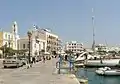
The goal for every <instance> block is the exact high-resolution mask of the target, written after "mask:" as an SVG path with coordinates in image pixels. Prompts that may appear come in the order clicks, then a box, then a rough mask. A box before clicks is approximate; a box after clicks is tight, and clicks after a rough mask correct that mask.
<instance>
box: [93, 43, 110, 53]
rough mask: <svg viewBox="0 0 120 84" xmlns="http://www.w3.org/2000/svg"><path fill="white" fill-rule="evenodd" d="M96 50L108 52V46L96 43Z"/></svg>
mask: <svg viewBox="0 0 120 84" xmlns="http://www.w3.org/2000/svg"><path fill="white" fill-rule="evenodd" d="M95 50H96V51H106V52H108V47H107V46H105V45H103V44H98V45H96V46H95Z"/></svg>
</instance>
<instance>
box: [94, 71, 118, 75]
mask: <svg viewBox="0 0 120 84" xmlns="http://www.w3.org/2000/svg"><path fill="white" fill-rule="evenodd" d="M95 72H96V73H97V74H98V75H106V76H120V70H119V71H118V70H109V71H102V70H96V71H95Z"/></svg>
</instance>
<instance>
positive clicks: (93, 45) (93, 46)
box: [92, 8, 95, 53]
mask: <svg viewBox="0 0 120 84" xmlns="http://www.w3.org/2000/svg"><path fill="white" fill-rule="evenodd" d="M93 13H94V9H93V8H92V14H93ZM94 18H95V16H94V14H93V15H92V26H93V44H92V50H93V52H94V53H95V27H94Z"/></svg>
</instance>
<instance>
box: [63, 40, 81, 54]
mask: <svg viewBox="0 0 120 84" xmlns="http://www.w3.org/2000/svg"><path fill="white" fill-rule="evenodd" d="M65 50H69V51H72V52H74V53H79V52H81V51H82V50H83V44H82V43H78V42H77V41H71V42H66V44H65Z"/></svg>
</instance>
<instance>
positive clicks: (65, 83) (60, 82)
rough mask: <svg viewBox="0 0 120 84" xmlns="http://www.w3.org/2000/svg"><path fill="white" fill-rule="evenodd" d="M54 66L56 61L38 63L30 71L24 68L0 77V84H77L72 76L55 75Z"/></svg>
mask: <svg viewBox="0 0 120 84" xmlns="http://www.w3.org/2000/svg"><path fill="white" fill-rule="evenodd" d="M55 64H56V59H52V60H48V61H46V63H43V62H38V63H36V64H34V65H33V67H32V68H30V69H26V68H25V67H24V68H22V69H21V68H20V69H17V70H16V71H13V72H11V73H9V74H7V73H6V75H0V84H79V82H78V80H77V79H76V77H75V76H74V75H73V74H71V75H69V74H66V75H65V74H57V73H56V68H55Z"/></svg>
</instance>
